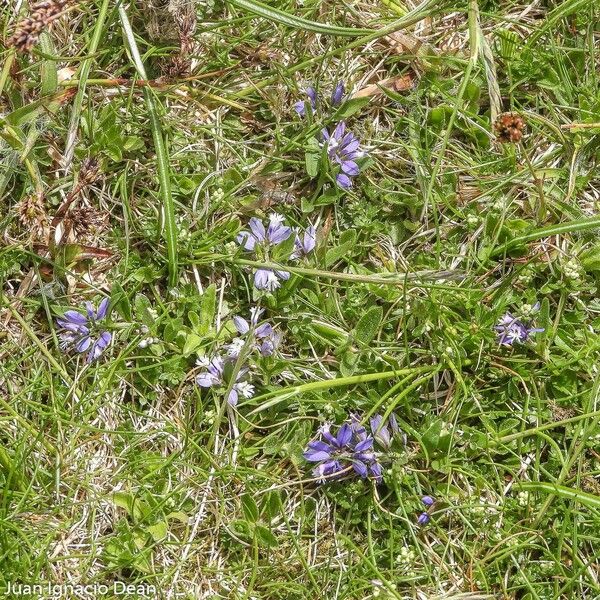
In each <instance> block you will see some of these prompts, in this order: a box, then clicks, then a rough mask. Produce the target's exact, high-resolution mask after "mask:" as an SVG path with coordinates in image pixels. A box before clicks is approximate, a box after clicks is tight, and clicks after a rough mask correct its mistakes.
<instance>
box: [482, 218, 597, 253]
mask: <svg viewBox="0 0 600 600" xmlns="http://www.w3.org/2000/svg"><path fill="white" fill-rule="evenodd" d="M599 227H600V217H590V218H588V219H578V220H576V221H565V222H564V223H557V224H555V225H549V226H548V227H540V228H538V229H534V230H533V231H530V232H529V233H526V234H525V235H520V236H518V237H516V238H513V239H512V240H510V241H509V242H507V243H506V244H503V245H502V246H500V247H499V248H497V249H496V250H494V252H493V253H492V256H497V255H498V254H502V253H503V252H506V251H507V250H510V249H511V248H514V247H515V246H518V245H519V244H526V243H527V242H533V241H534V240H541V239H542V238H545V237H550V236H551V235H564V234H566V233H575V232H577V231H588V230H590V229H597V228H599Z"/></svg>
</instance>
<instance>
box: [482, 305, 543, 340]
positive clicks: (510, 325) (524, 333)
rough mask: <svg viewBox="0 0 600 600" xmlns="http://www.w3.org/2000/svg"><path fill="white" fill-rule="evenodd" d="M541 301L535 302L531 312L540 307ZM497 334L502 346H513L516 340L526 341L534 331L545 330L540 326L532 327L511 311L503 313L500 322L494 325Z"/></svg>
mask: <svg viewBox="0 0 600 600" xmlns="http://www.w3.org/2000/svg"><path fill="white" fill-rule="evenodd" d="M539 306H540V305H539V303H537V304H535V305H534V306H533V307H532V309H531V312H535V311H536V310H538V309H539ZM494 329H495V330H496V334H497V339H498V343H499V344H500V345H502V346H512V345H513V344H514V343H515V342H519V343H521V344H522V343H523V342H526V341H527V340H528V339H529V337H530V336H531V335H532V334H533V333H541V332H543V331H544V329H543V328H540V327H531V325H530V324H526V323H524V322H523V321H521V320H520V319H518V318H517V317H514V316H513V315H512V314H511V313H510V312H507V313H505V314H504V315H502V317H501V318H500V320H499V321H498V324H497V325H496V326H495V327H494Z"/></svg>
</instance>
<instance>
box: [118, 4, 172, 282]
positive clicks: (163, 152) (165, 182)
mask: <svg viewBox="0 0 600 600" xmlns="http://www.w3.org/2000/svg"><path fill="white" fill-rule="evenodd" d="M119 18H120V19H121V24H122V26H123V32H124V33H125V39H126V40H127V44H128V46H129V50H130V52H131V57H132V60H133V63H134V65H135V68H136V70H137V72H138V75H139V76H140V78H141V79H148V76H147V75H146V69H145V68H144V64H143V63H142V57H141V56H140V53H139V50H138V47H137V43H136V41H135V36H134V34H133V30H132V28H131V24H130V22H129V18H128V17H127V12H126V11H125V9H124V8H123V7H122V6H119ZM144 100H145V102H146V108H147V109H148V115H149V117H150V127H151V128H152V138H153V140H154V147H155V150H156V163H157V169H158V180H159V188H160V196H161V201H162V214H163V219H164V227H165V242H166V244H167V260H168V265H169V285H170V286H174V285H175V284H176V282H177V229H176V224H175V207H174V205H173V197H172V196H171V179H170V170H169V155H168V152H167V148H166V145H165V140H164V137H163V133H162V128H161V125H160V120H159V118H158V115H157V113H156V106H155V104H154V96H153V95H152V90H151V89H150V88H149V87H147V86H146V87H144Z"/></svg>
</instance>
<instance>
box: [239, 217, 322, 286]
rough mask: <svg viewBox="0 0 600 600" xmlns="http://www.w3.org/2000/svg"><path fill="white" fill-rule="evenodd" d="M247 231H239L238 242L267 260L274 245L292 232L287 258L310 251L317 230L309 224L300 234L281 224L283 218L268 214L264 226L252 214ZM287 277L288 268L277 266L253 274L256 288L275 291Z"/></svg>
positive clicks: (296, 256) (258, 256) (288, 275)
mask: <svg viewBox="0 0 600 600" xmlns="http://www.w3.org/2000/svg"><path fill="white" fill-rule="evenodd" d="M248 226H249V227H250V230H249V231H241V232H240V233H239V234H238V236H237V242H238V244H240V245H241V246H242V248H244V250H246V251H248V252H253V253H254V255H255V256H256V258H257V259H260V260H263V261H265V262H268V261H270V260H271V258H272V254H273V252H274V250H275V248H276V247H277V246H279V244H281V243H282V242H284V241H285V240H287V239H288V238H289V237H290V236H291V235H292V233H294V234H295V239H294V250H293V252H292V253H291V255H290V256H289V258H293V259H297V258H300V257H302V256H306V255H307V254H308V253H309V252H311V251H312V250H313V248H314V247H315V243H316V231H315V228H314V227H312V226H311V227H309V228H308V229H307V230H306V231H305V232H304V235H303V236H302V237H301V236H300V234H299V232H298V231H293V230H292V228H291V227H288V226H287V225H285V224H284V217H282V216H281V215H278V214H273V215H271V216H270V217H269V223H268V225H267V227H265V226H264V224H263V223H262V221H261V220H260V219H257V218H256V217H252V218H251V219H250V221H249V222H248ZM289 278H290V273H289V272H288V271H283V270H279V269H275V270H274V269H257V270H256V272H255V273H254V286H255V287H256V289H259V290H267V291H269V292H273V291H275V290H276V289H277V288H278V287H279V286H280V285H281V281H287V280H288V279H289Z"/></svg>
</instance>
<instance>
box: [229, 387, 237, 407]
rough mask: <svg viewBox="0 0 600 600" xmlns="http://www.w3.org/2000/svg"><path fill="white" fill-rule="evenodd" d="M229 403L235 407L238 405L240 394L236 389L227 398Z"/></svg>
mask: <svg viewBox="0 0 600 600" xmlns="http://www.w3.org/2000/svg"><path fill="white" fill-rule="evenodd" d="M227 403H228V404H229V406H235V405H236V404H237V403H238V393H237V391H236V390H235V389H232V390H231V391H230V392H229V395H228V396H227Z"/></svg>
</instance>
